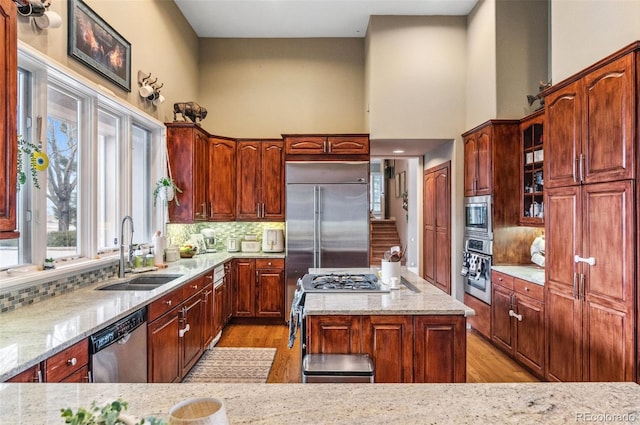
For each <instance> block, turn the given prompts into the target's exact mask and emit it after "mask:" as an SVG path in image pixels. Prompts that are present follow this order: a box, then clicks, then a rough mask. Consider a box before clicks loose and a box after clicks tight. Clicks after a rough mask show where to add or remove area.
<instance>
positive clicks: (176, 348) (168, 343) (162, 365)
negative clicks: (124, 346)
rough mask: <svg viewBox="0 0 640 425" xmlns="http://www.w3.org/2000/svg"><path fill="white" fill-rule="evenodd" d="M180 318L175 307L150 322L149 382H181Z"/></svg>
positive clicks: (148, 336) (148, 329) (148, 346)
mask: <svg viewBox="0 0 640 425" xmlns="http://www.w3.org/2000/svg"><path fill="white" fill-rule="evenodd" d="M179 331H180V318H179V317H178V309H177V308H176V309H174V310H172V311H170V312H169V313H167V314H165V315H164V316H162V317H160V318H159V319H157V320H155V321H153V322H151V323H149V326H148V328H147V339H148V345H147V359H148V368H149V369H148V377H149V382H151V383H158V382H165V383H171V382H180V379H182V369H181V368H180V337H179Z"/></svg>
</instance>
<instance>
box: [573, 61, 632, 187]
mask: <svg viewBox="0 0 640 425" xmlns="http://www.w3.org/2000/svg"><path fill="white" fill-rule="evenodd" d="M633 55H634V54H628V55H626V56H623V57H622V58H620V59H618V60H616V61H614V62H611V63H610V64H608V65H605V66H603V67H602V68H600V69H598V70H597V71H594V72H592V73H590V74H587V75H586V76H585V78H584V113H583V124H582V128H583V133H582V158H581V161H582V167H583V175H582V181H583V182H584V183H596V182H604V181H613V180H623V179H632V178H634V176H635V156H636V153H635V142H634V140H635V135H634V129H635V128H636V125H635V121H636V119H635V103H636V82H635V81H636V76H635V71H634V66H633V65H634V56H633Z"/></svg>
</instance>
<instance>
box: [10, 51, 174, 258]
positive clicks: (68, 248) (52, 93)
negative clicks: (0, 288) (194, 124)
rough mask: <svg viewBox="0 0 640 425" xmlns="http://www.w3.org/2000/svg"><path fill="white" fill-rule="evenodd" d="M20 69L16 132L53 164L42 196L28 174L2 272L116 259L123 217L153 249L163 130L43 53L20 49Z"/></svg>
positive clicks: (44, 174) (42, 180)
mask: <svg viewBox="0 0 640 425" xmlns="http://www.w3.org/2000/svg"><path fill="white" fill-rule="evenodd" d="M18 63H19V67H20V68H19V71H18V110H17V116H18V131H19V134H21V135H22V136H23V138H24V139H25V140H27V141H30V142H32V143H34V144H40V145H41V149H42V151H43V152H45V153H46V154H47V156H48V158H49V165H48V167H47V168H46V170H44V171H41V172H38V173H37V177H38V181H39V185H40V188H39V189H38V188H36V187H34V185H33V182H32V180H31V177H30V173H28V172H27V176H28V178H27V180H26V182H25V184H23V185H21V187H20V188H19V193H18V214H17V217H18V230H19V231H20V238H19V239H16V240H6V241H0V268H8V267H13V266H17V265H20V264H25V265H26V264H41V263H42V262H43V261H44V259H45V258H48V257H53V258H56V259H59V260H64V259H70V258H75V257H87V258H94V256H95V255H96V253H101V252H117V250H118V248H119V245H120V241H118V238H119V233H120V222H121V220H122V217H124V216H125V215H131V216H132V217H133V219H134V228H135V234H134V239H135V242H148V241H150V240H151V236H152V229H155V228H161V227H160V226H159V223H160V220H159V219H161V218H162V217H161V209H159V208H158V209H153V208H152V191H153V181H155V179H157V178H158V177H159V176H160V175H162V174H164V173H163V170H162V168H163V167H164V164H165V161H164V160H163V158H164V154H163V152H164V149H162V148H161V147H162V146H163V144H164V143H163V142H164V140H163V137H164V124H163V123H161V122H159V121H157V120H155V119H154V118H151V117H149V116H147V115H146V114H144V113H143V112H141V111H139V110H138V109H136V108H134V107H133V106H131V105H129V104H127V103H124V102H123V101H122V100H120V99H118V98H116V97H115V96H112V95H109V94H106V93H105V92H104V91H102V90H101V89H100V88H99V87H98V86H97V85H95V84H93V83H91V82H89V81H87V80H84V79H82V77H77V76H76V77H74V76H73V75H74V73H72V72H69V71H68V70H65V69H60V68H59V65H57V64H53V63H51V62H50V61H49V59H48V58H47V57H46V56H44V55H42V54H41V53H39V52H36V51H33V50H31V49H29V48H25V47H22V46H19V48H18ZM70 75H71V76H70ZM40 117H42V118H40ZM29 161H30V159H29V158H27V157H25V158H24V164H25V167H28V166H29V165H28V164H29ZM16 190H18V188H16Z"/></svg>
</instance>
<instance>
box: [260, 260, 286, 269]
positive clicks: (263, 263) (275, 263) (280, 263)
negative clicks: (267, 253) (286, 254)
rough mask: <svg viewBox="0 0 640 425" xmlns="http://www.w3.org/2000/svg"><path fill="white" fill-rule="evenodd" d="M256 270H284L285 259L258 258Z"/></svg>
mask: <svg viewBox="0 0 640 425" xmlns="http://www.w3.org/2000/svg"><path fill="white" fill-rule="evenodd" d="M256 269H284V258H258V259H256Z"/></svg>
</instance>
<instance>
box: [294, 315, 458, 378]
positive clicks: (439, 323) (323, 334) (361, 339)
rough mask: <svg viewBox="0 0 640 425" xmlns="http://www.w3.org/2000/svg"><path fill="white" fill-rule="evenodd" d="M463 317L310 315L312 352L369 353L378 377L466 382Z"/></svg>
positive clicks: (308, 328)
mask: <svg viewBox="0 0 640 425" xmlns="http://www.w3.org/2000/svg"><path fill="white" fill-rule="evenodd" d="M465 325H466V319H465V318H464V317H463V316H339V315H336V316H309V317H307V322H306V326H307V341H306V343H307V352H308V353H310V354H317V353H319V354H322V353H325V354H349V353H366V354H369V355H370V356H372V358H373V361H374V364H375V382H393V383H402V382H407V383H410V382H466V346H467V342H466V341H467V339H466V329H465Z"/></svg>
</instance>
